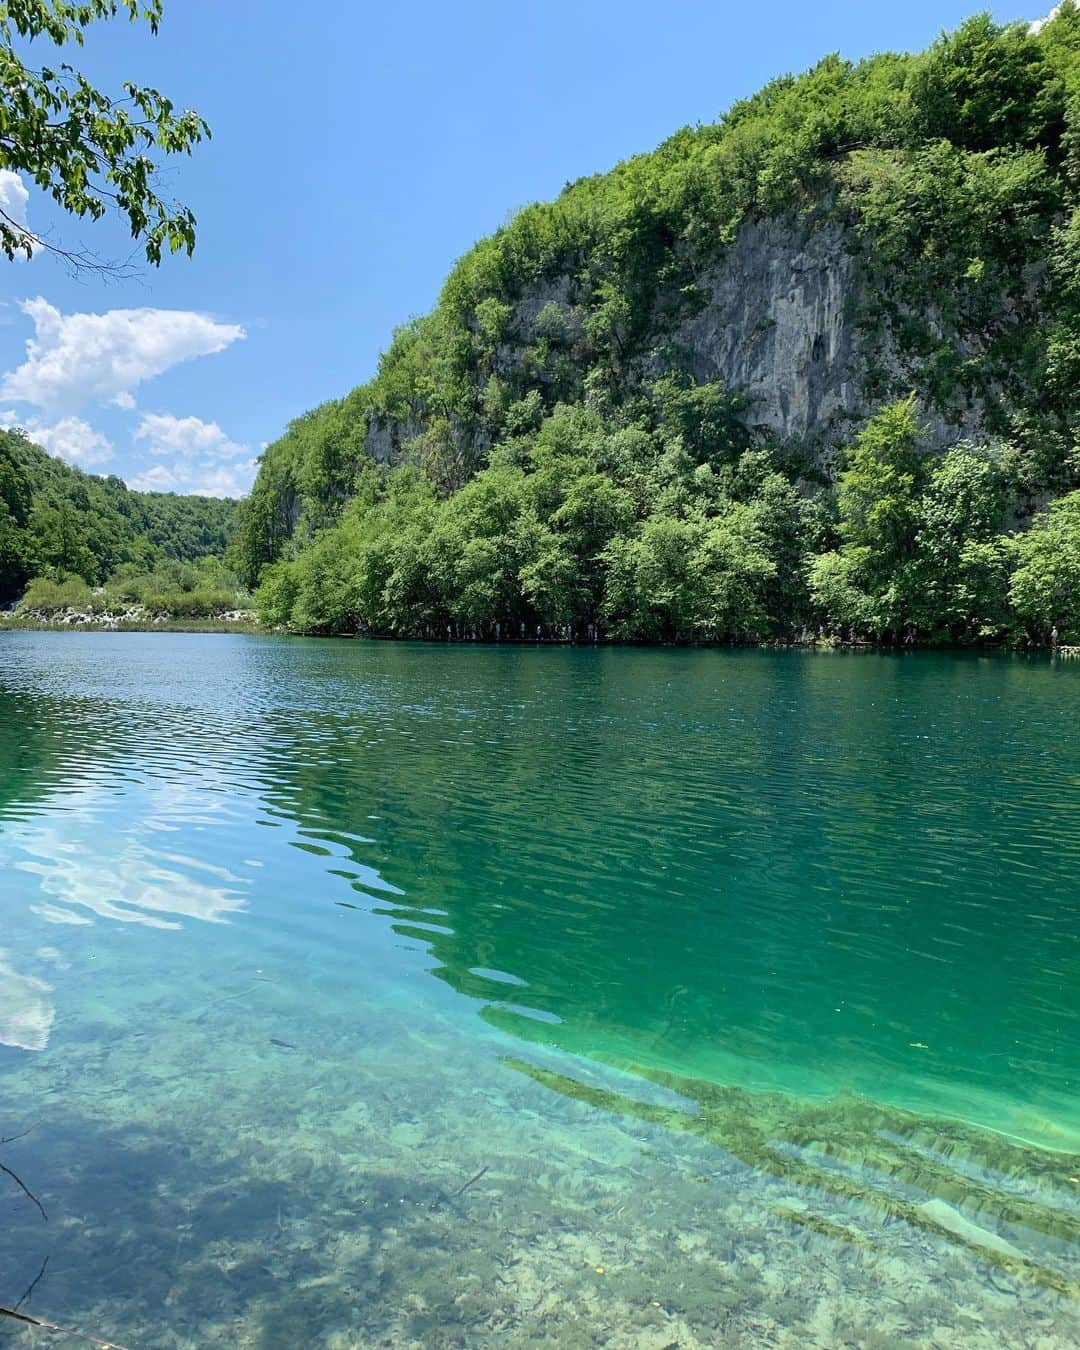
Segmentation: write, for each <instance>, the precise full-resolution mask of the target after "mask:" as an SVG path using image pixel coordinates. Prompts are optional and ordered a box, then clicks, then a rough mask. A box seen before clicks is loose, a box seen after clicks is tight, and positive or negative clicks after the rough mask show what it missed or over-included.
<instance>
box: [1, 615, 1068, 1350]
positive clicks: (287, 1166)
mask: <svg viewBox="0 0 1080 1350" xmlns="http://www.w3.org/2000/svg"><path fill="white" fill-rule="evenodd" d="M1078 724H1080V665H1068V664H1066V665H1059V666H1051V665H1050V664H1049V662H1045V661H1023V660H1016V659H1008V658H993V659H979V658H974V657H963V658H958V657H935V656H923V655H920V656H911V657H906V658H897V657H892V656H871V655H841V654H834V655H808V654H800V653H786V652H785V653H760V652H745V653H744V652H731V653H720V652H649V651H625V652H611V651H592V650H546V649H544V650H533V649H516V648H506V649H483V648H461V647H452V648H439V647H423V646H407V645H392V644H365V643H336V642H327V643H316V642H303V641H288V640H280V641H279V640H272V639H246V638H236V639H233V638H222V637H193V636H166V635H157V634H155V635H148V636H135V635H82V634H80V635H74V634H72V635H68V634H59V635H36V634H35V635H31V634H8V635H4V636H3V637H2V638H0V1138H4V1137H6V1136H10V1135H15V1134H18V1133H20V1132H21V1131H22V1130H23V1129H26V1128H27V1127H31V1126H32V1127H33V1128H32V1129H31V1131H30V1133H29V1134H28V1135H26V1137H25V1138H22V1139H19V1140H17V1141H15V1142H13V1143H10V1144H5V1145H3V1146H0V1163H2V1164H4V1165H6V1166H8V1167H10V1168H11V1169H12V1170H14V1171H16V1172H17V1173H18V1175H19V1176H20V1177H21V1178H22V1179H23V1181H25V1182H26V1183H27V1184H28V1185H29V1186H30V1188H31V1189H32V1190H33V1191H34V1193H35V1194H36V1195H37V1196H38V1198H39V1199H40V1200H41V1202H42V1204H43V1205H44V1207H45V1209H46V1210H47V1212H48V1215H49V1218H48V1222H45V1221H43V1220H42V1218H41V1215H40V1214H39V1213H38V1212H37V1210H36V1209H35V1207H34V1206H33V1204H32V1203H31V1202H30V1201H29V1200H28V1199H27V1198H26V1197H25V1196H24V1195H23V1194H22V1193H21V1192H19V1191H18V1190H17V1188H16V1187H15V1185H14V1183H13V1182H11V1183H10V1184H6V1183H8V1182H9V1181H10V1179H7V1178H4V1177H0V1182H4V1183H5V1184H4V1186H3V1187H2V1188H0V1206H2V1211H0V1212H2V1214H3V1223H2V1225H0V1303H4V1304H7V1305H8V1306H10V1305H11V1304H13V1303H14V1302H16V1301H17V1300H18V1299H19V1297H20V1296H21V1295H22V1293H23V1291H24V1290H25V1289H26V1288H27V1287H28V1286H29V1285H30V1283H31V1281H32V1280H33V1279H34V1277H35V1276H36V1275H37V1273H38V1271H39V1270H40V1269H41V1266H42V1262H43V1260H44V1258H45V1257H46V1256H48V1258H49V1261H48V1265H47V1267H46V1269H45V1274H44V1276H43V1277H42V1279H41V1280H40V1281H39V1283H38V1284H37V1286H36V1287H35V1289H34V1291H33V1295H32V1297H31V1298H30V1300H29V1302H28V1303H27V1304H26V1305H24V1307H25V1310H27V1311H29V1312H31V1313H33V1314H36V1315H38V1316H42V1317H46V1318H48V1319H50V1320H54V1321H57V1322H60V1323H62V1324H63V1325H65V1326H74V1327H77V1328H79V1329H81V1330H83V1331H87V1332H91V1333H93V1334H95V1335H98V1336H102V1337H108V1338H114V1339H115V1340H117V1341H119V1342H120V1343H121V1344H124V1345H128V1346H133V1345H139V1346H143V1345H155V1346H156V1345H161V1346H180V1345H184V1346H186V1345H214V1344H220V1345H252V1346H256V1345H296V1344H304V1345H325V1346H327V1347H345V1346H354V1345H369V1344H417V1345H440V1344H445V1345H459V1344H462V1343H469V1344H471V1343H477V1344H481V1343H485V1344H486V1343H503V1344H515V1345H516V1344H545V1343H548V1344H553V1345H554V1344H558V1345H628V1346H629V1345H634V1346H638V1345H641V1346H646V1347H650V1346H655V1347H657V1350H659V1347H662V1346H669V1345H671V1344H673V1343H676V1342H677V1343H678V1344H679V1345H680V1346H694V1345H713V1344H716V1343H717V1342H718V1341H721V1340H722V1341H725V1342H726V1343H729V1344H730V1343H735V1344H740V1343H744V1344H759V1343H770V1344H779V1345H789V1344H790V1345H793V1346H794V1345H808V1344H810V1345H823V1346H824V1345H837V1344H859V1345H868V1346H877V1345H893V1344H910V1343H912V1342H916V1343H925V1344H928V1345H956V1344H964V1345H967V1344H971V1345H987V1346H992V1345H998V1346H1000V1345H1018V1346H1021V1345H1023V1346H1026V1345H1033V1344H1045V1345H1047V1346H1052V1345H1057V1344H1060V1345H1071V1344H1074V1343H1075V1342H1076V1340H1077V1339H1078V1338H1080V1181H1078V1180H1077V1178H1078V1177H1080V1158H1078V1156H1077V1154H1078V1152H1080V1106H1078V1098H1077V1093H1076V1087H1077V1080H1078V1074H1080V1037H1078V1035H1077V1018H1078V1013H1080V954H1078V943H1077V939H1078V936H1080V881H1078V877H1080V755H1078V754H1077V735H1076V727H1077V725H1078ZM481 1169H486V1170H484V1171H483V1174H482V1175H480V1176H479V1177H478V1178H477V1179H476V1180H475V1181H473V1180H472V1178H474V1177H477V1174H478V1173H480V1172H481ZM470 1182H471V1184H469V1183H470ZM462 1188H464V1189H462ZM13 1328H14V1324H13V1323H11V1324H5V1323H2V1322H0V1340H2V1339H3V1337H5V1336H11V1337H12V1338H13V1339H14V1340H18V1339H19V1337H20V1336H21V1335H25V1336H27V1337H29V1336H30V1335H32V1334H33V1333H29V1332H27V1333H21V1332H18V1331H17V1330H13ZM1040 1338H1041V1339H1040Z"/></svg>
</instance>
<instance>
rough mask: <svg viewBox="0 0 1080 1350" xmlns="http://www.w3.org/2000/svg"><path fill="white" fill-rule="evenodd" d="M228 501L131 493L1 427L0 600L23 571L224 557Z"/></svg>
mask: <svg viewBox="0 0 1080 1350" xmlns="http://www.w3.org/2000/svg"><path fill="white" fill-rule="evenodd" d="M236 510H237V503H236V502H233V501H224V500H220V499H218V498H214V497H181V496H176V495H174V494H172V493H162V492H133V491H131V490H130V489H129V488H127V487H126V486H125V484H124V483H123V482H122V481H121V480H120V479H119V478H116V477H113V476H111V475H110V476H109V477H107V478H101V477H97V476H96V475H93V474H88V473H84V472H83V471H82V470H81V469H76V468H73V467H72V466H71V465H69V464H65V463H64V461H63V460H60V459H56V458H54V457H53V456H51V455H48V454H46V453H45V451H44V450H42V449H41V448H40V447H39V446H36V445H34V444H33V443H32V442H31V441H29V440H28V439H27V438H26V437H25V436H24V435H22V434H21V433H20V432H18V431H0V603H7V602H10V601H11V600H14V599H16V598H17V597H18V596H19V595H20V594H21V593H22V591H23V589H24V588H25V586H26V584H27V583H28V582H29V581H30V579H31V578H32V577H35V576H45V575H47V574H53V575H59V574H62V573H69V574H71V575H73V576H79V577H82V578H83V579H84V580H85V581H86V582H88V583H89V584H90V585H98V584H100V583H102V582H104V581H105V580H106V579H107V578H108V577H109V576H111V575H112V574H113V573H114V572H115V571H116V570H117V568H120V567H122V566H123V565H124V564H130V565H131V566H132V568H134V569H138V570H141V571H145V572H150V571H153V570H154V568H155V567H157V566H158V565H159V564H160V563H162V562H163V561H167V560H172V561H178V562H194V561H196V560H198V559H200V558H206V557H217V558H220V557H222V556H223V555H224V553H225V550H226V548H227V547H228V544H229V542H230V540H231V538H232V536H233V532H234V528H235V521H236Z"/></svg>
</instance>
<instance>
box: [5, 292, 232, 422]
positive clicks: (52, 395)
mask: <svg viewBox="0 0 1080 1350" xmlns="http://www.w3.org/2000/svg"><path fill="white" fill-rule="evenodd" d="M22 310H23V313H24V314H26V315H28V316H29V318H31V319H32V320H33V323H34V336H33V337H32V338H30V339H28V340H27V343H26V360H25V361H24V362H23V364H22V365H21V366H19V367H18V369H17V370H12V371H9V372H8V373H7V374H6V375H5V376H4V377H3V380H2V381H0V398H6V399H11V400H12V401H14V402H19V403H30V404H33V405H34V406H35V407H38V408H45V409H48V410H50V411H52V412H54V413H57V414H65V413H73V412H75V411H76V410H77V409H79V408H80V407H82V405H83V404H84V403H86V402H87V401H89V400H91V399H101V400H109V399H112V400H116V399H119V400H120V401H121V406H125V404H126V401H127V399H131V397H132V395H131V391H132V390H133V389H134V388H136V386H138V385H140V384H143V383H145V381H147V380H152V379H154V377H155V376H157V375H161V374H163V373H164V372H165V371H166V370H169V369H171V368H172V367H173V366H175V365H179V364H180V362H182V361H190V360H192V359H193V358H195V357H198V356H211V355H213V354H214V353H216V352H222V351H224V350H225V348H226V347H229V346H230V345H231V344H232V343H234V342H237V341H239V340H240V339H241V338H243V337H245V336H246V334H245V333H244V330H243V328H241V327H240V326H239V324H231V323H219V322H218V321H217V320H216V319H212V318H210V316H209V315H206V314H198V313H195V312H194V311H192V310H182V309H111V310H107V311H106V312H105V313H104V314H61V313H60V311H59V310H58V309H57V308H56V307H55V306H54V305H51V304H49V302H48V301H47V300H45V299H43V298H42V297H41V296H38V297H37V298H36V299H34V300H25V301H23V303H22Z"/></svg>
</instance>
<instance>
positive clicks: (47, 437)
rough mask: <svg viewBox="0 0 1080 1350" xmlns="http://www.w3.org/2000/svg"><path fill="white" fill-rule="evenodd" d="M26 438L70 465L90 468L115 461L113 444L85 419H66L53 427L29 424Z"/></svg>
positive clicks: (34, 423)
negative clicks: (113, 458) (113, 459)
mask: <svg viewBox="0 0 1080 1350" xmlns="http://www.w3.org/2000/svg"><path fill="white" fill-rule="evenodd" d="M25 430H26V434H27V435H28V436H29V437H30V439H31V440H32V441H34V442H35V443H36V444H37V445H40V446H41V448H42V449H43V450H47V451H48V452H49V454H50V455H59V456H60V458H61V459H66V460H67V462H68V463H69V464H78V465H79V467H80V468H83V469H86V468H90V467H92V466H94V465H96V464H104V463H106V462H107V461H108V460H110V459H112V456H113V448H112V443H111V442H110V441H109V440H108V439H107V438H106V437H105V436H103V435H102V434H101V432H100V431H95V430H94V428H93V427H92V426H91V425H90V423H89V422H84V421H83V419H82V418H81V417H65V418H63V419H62V420H61V421H59V422H56V423H54V425H52V426H42V425H41V424H40V423H37V422H30V423H28V424H27V426H26V428H25Z"/></svg>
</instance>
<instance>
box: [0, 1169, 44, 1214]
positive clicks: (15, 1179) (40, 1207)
mask: <svg viewBox="0 0 1080 1350" xmlns="http://www.w3.org/2000/svg"><path fill="white" fill-rule="evenodd" d="M0 1172H3V1173H4V1175H5V1176H8V1177H10V1178H11V1179H12V1181H13V1182H14V1183H15V1185H16V1186H18V1188H19V1190H20V1191H22V1193H23V1195H25V1196H26V1197H27V1198H28V1199H30V1200H32V1201H33V1202H34V1204H35V1205H37V1207H38V1210H39V1211H40V1213H41V1217H42V1218H43V1219H44V1220H45V1222H46V1223H48V1221H49V1216H48V1215H47V1214H46V1213H45V1206H44V1205H43V1204H42V1203H41V1201H40V1200H39V1199H38V1198H37V1196H36V1195H35V1194H34V1192H33V1191H32V1190H31V1189H30V1187H29V1186H28V1185H27V1184H26V1182H25V1181H23V1179H22V1178H21V1177H20V1176H18V1175H17V1174H16V1173H15V1172H13V1171H12V1170H11V1168H10V1167H5V1166H4V1164H3V1163H0Z"/></svg>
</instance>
